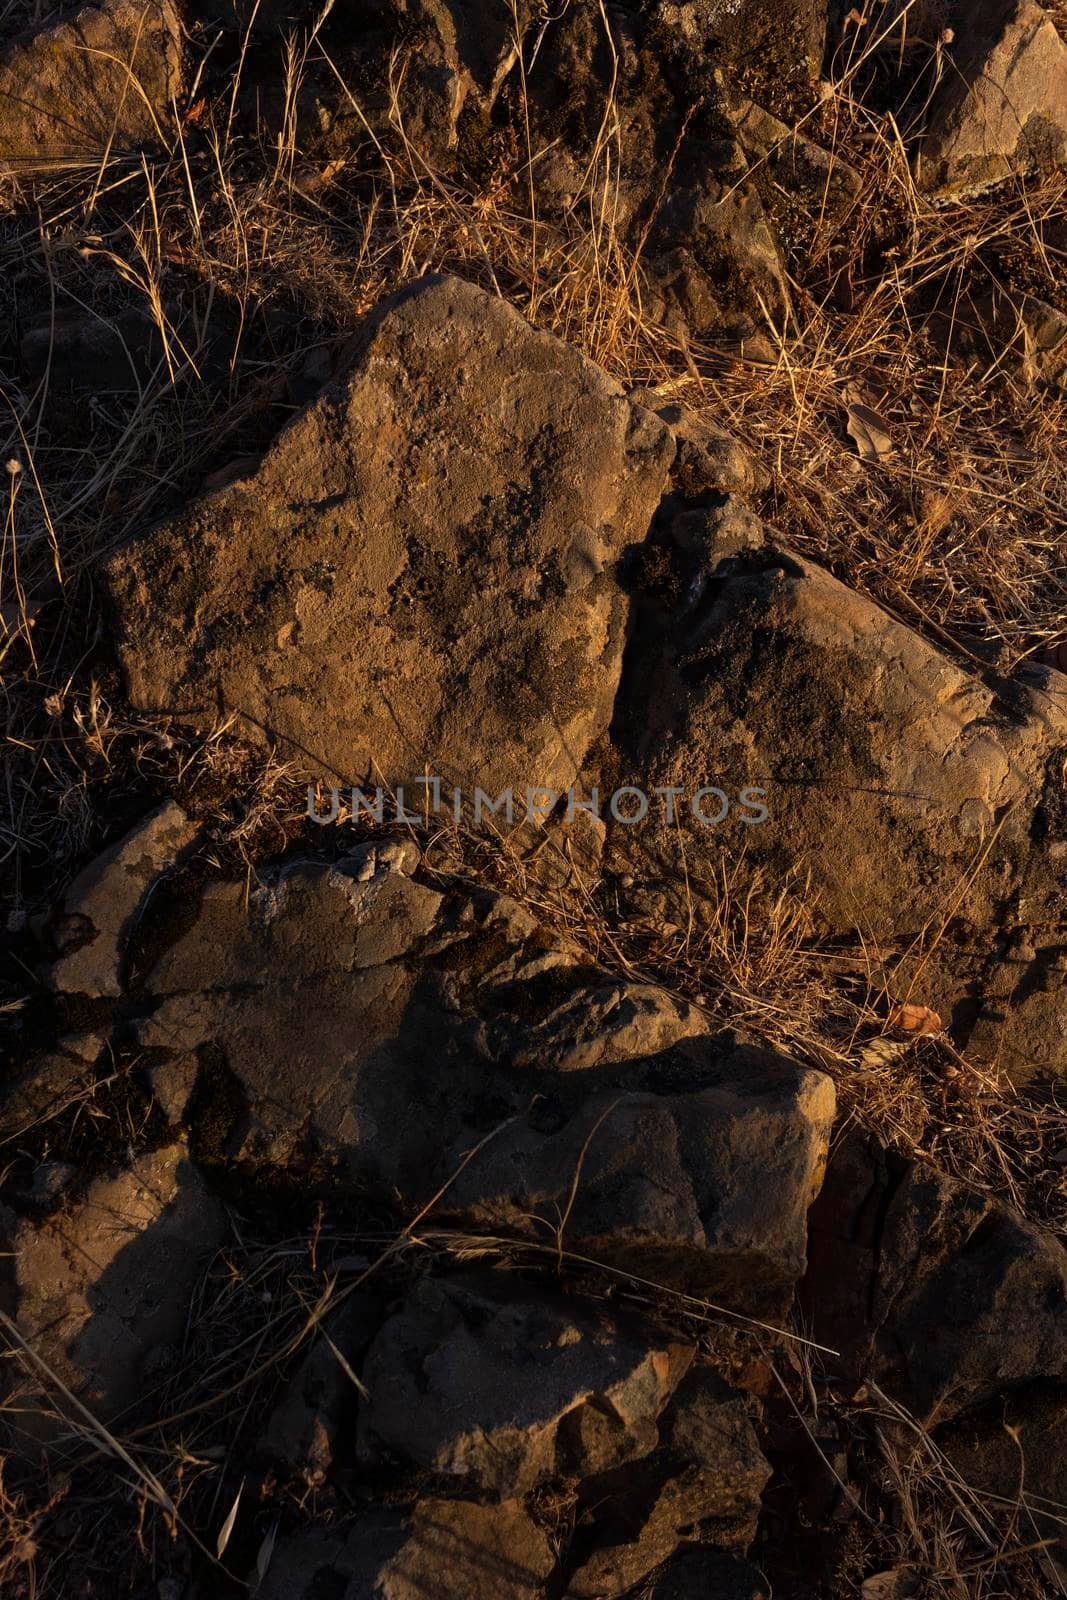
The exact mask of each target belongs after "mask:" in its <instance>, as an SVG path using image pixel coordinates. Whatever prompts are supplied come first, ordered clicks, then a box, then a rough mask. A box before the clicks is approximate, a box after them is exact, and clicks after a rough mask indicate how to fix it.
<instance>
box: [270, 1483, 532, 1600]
mask: <svg viewBox="0 0 1067 1600" xmlns="http://www.w3.org/2000/svg"><path fill="white" fill-rule="evenodd" d="M555 1564H556V1563H555V1556H554V1553H553V1550H552V1545H551V1543H550V1541H549V1539H548V1538H547V1536H546V1535H545V1534H544V1533H543V1532H542V1531H541V1530H540V1529H539V1528H538V1527H536V1526H535V1524H534V1523H533V1522H532V1521H531V1520H530V1517H529V1516H528V1515H527V1513H526V1511H525V1510H524V1508H523V1507H522V1505H521V1504H519V1503H518V1502H516V1501H504V1502H503V1503H501V1504H497V1505H491V1506H482V1505H476V1504H473V1503H471V1502H468V1501H460V1500H437V1499H432V1498H427V1499H424V1500H420V1501H419V1502H418V1504H417V1505H416V1507H415V1509H414V1511H413V1513H412V1515H411V1517H410V1519H408V1520H405V1519H404V1518H402V1517H401V1516H400V1515H398V1514H396V1513H389V1512H371V1513H369V1514H364V1515H363V1516H361V1517H360V1518H359V1520H358V1521H357V1522H356V1523H355V1524H354V1525H353V1526H352V1527H351V1528H350V1529H346V1528H341V1529H339V1530H337V1531H336V1532H334V1531H332V1530H331V1531H329V1532H326V1531H321V1530H315V1531H312V1532H309V1533H305V1534H297V1535H295V1536H292V1537H290V1538H283V1539H281V1540H280V1541H279V1543H278V1546H277V1548H276V1550H275V1552H274V1555H273V1557H272V1560H271V1564H270V1568H269V1570H268V1573H267V1577H266V1580H265V1582H264V1583H263V1585H262V1587H261V1588H260V1589H259V1590H258V1594H259V1597H260V1600H320V1597H321V1596H326V1595H329V1596H330V1597H331V1600H370V1596H374V1600H429V1597H430V1596H433V1597H434V1600H438V1597H439V1600H541V1597H542V1596H543V1595H544V1594H545V1593H546V1589H545V1584H546V1580H547V1579H548V1578H549V1577H550V1575H551V1574H552V1571H553V1569H554V1567H555Z"/></svg>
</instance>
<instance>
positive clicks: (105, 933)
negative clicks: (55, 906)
mask: <svg viewBox="0 0 1067 1600" xmlns="http://www.w3.org/2000/svg"><path fill="white" fill-rule="evenodd" d="M198 831H199V830H198V826H197V824H196V823H194V822H191V821H190V820H189V818H188V817H187V816H186V815H185V813H184V811H182V810H181V808H180V807H179V806H177V805H175V804H174V802H173V801H167V802H166V804H164V805H162V806H160V807H159V809H158V810H157V811H154V812H152V814H151V815H150V816H149V817H146V818H145V820H144V822H141V823H139V824H138V825H137V827H136V828H133V829H131V831H130V832H129V833H128V834H127V835H126V836H125V838H123V839H120V840H119V842H118V844H116V845H114V846H112V848H111V849H110V850H108V851H106V852H105V853H104V854H103V855H102V856H98V857H97V858H96V860H95V861H93V862H91V863H90V865H89V866H88V867H86V869H85V871H84V872H82V873H81V874H80V875H79V876H78V877H77V878H75V880H74V882H73V883H72V884H71V886H70V888H69V889H68V890H67V892H66V894H65V895H64V897H63V900H62V903H61V905H60V908H59V911H58V914H57V917H56V920H55V924H54V926H53V930H52V932H53V938H54V940H55V943H56V945H57V946H58V948H59V949H60V950H61V951H62V952H63V953H62V954H61V956H60V958H59V960H58V961H57V962H56V963H55V965H54V966H53V967H52V969H51V972H50V973H49V982H50V983H51V985H52V987H53V988H54V989H61V990H63V991H64V992H65V993H67V994H85V995H89V996H90V997H91V998H93V999H101V998H108V999H112V998H115V997H117V996H118V995H119V994H121V992H122V982H121V980H122V967H123V960H124V957H125V955H126V950H127V946H128V944H129V940H130V936H131V934H132V932H133V930H134V929H135V928H136V926H137V923H138V921H139V919H140V915H141V912H142V910H143V908H144V905H145V903H146V901H147V899H148V896H149V894H150V893H151V891H152V889H153V888H154V886H155V884H156V882H157V880H158V879H159V877H160V876H161V875H162V874H163V873H164V872H165V871H166V870H167V869H168V868H169V867H172V866H173V865H174V864H175V863H176V862H177V861H179V860H180V859H181V858H182V856H183V855H184V854H185V853H186V852H187V851H188V849H189V847H190V845H191V844H192V843H193V840H194V839H195V838H196V835H197V833H198Z"/></svg>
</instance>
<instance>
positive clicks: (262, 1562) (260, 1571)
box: [256, 1523, 278, 1589]
mask: <svg viewBox="0 0 1067 1600" xmlns="http://www.w3.org/2000/svg"><path fill="white" fill-rule="evenodd" d="M277 1537H278V1524H277V1523H275V1524H274V1526H273V1527H272V1528H271V1530H270V1532H269V1533H268V1534H267V1537H266V1538H265V1539H264V1541H263V1543H262V1544H261V1545H260V1547H259V1554H258V1555H257V1557H256V1588H257V1589H258V1588H259V1586H260V1584H261V1583H262V1582H263V1579H264V1578H265V1577H266V1576H267V1568H268V1567H269V1566H270V1558H271V1556H272V1555H273V1554H274V1541H275V1539H276V1538H277Z"/></svg>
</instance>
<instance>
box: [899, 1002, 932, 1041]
mask: <svg viewBox="0 0 1067 1600" xmlns="http://www.w3.org/2000/svg"><path fill="white" fill-rule="evenodd" d="M889 1024H890V1027H893V1028H900V1029H902V1030H903V1032H904V1033H920V1034H921V1033H940V1032H941V1018H940V1017H939V1016H938V1014H937V1012H936V1011H934V1010H932V1009H931V1007H930V1006H913V1005H896V1006H891V1007H890V1009H889Z"/></svg>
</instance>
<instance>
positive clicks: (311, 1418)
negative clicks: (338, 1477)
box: [260, 1339, 355, 1484]
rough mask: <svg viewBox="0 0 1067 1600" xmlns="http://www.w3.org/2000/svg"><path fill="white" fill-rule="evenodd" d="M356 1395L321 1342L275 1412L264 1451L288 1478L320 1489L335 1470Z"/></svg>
mask: <svg viewBox="0 0 1067 1600" xmlns="http://www.w3.org/2000/svg"><path fill="white" fill-rule="evenodd" d="M354 1399H355V1395H354V1391H353V1387H352V1383H351V1380H350V1379H349V1378H348V1377H347V1375H346V1373H345V1371H344V1369H343V1367H342V1366H341V1363H340V1362H339V1361H338V1359H337V1357H336V1355H335V1354H334V1352H333V1351H332V1350H331V1349H330V1346H329V1345H328V1344H327V1343H326V1341H325V1339H319V1340H316V1342H315V1343H314V1344H313V1345H312V1347H311V1349H310V1350H309V1351H308V1353H307V1355H306V1356H305V1357H304V1358H303V1360H302V1361H301V1363H300V1365H299V1367H298V1368H297V1371H296V1374H295V1376H294V1377H293V1379H292V1381H291V1382H290V1383H289V1384H288V1385H287V1386H286V1389H285V1392H284V1394H283V1395H282V1397H281V1399H280V1400H279V1402H278V1404H277V1405H276V1406H275V1407H274V1410H273V1411H272V1412H271V1414H270V1417H269V1419H268V1421H267V1426H266V1428H265V1430H264V1432H263V1437H262V1439H261V1440H260V1450H261V1451H262V1452H263V1454H264V1455H265V1456H267V1457H268V1458H269V1459H270V1460H271V1461H275V1462H277V1463H278V1464H279V1465H280V1466H281V1467H282V1468H283V1469H284V1470H285V1471H286V1472H289V1473H291V1474H298V1473H299V1474H302V1475H303V1476H304V1477H305V1479H306V1480H307V1482H309V1483H313V1484H321V1483H322V1482H323V1481H324V1479H325V1477H326V1474H327V1472H328V1471H329V1469H330V1467H331V1466H332V1465H333V1459H334V1455H335V1453H336V1450H337V1441H338V1436H339V1434H340V1432H341V1429H342V1428H343V1427H344V1423H345V1418H346V1412H349V1411H353V1410H354Z"/></svg>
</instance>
